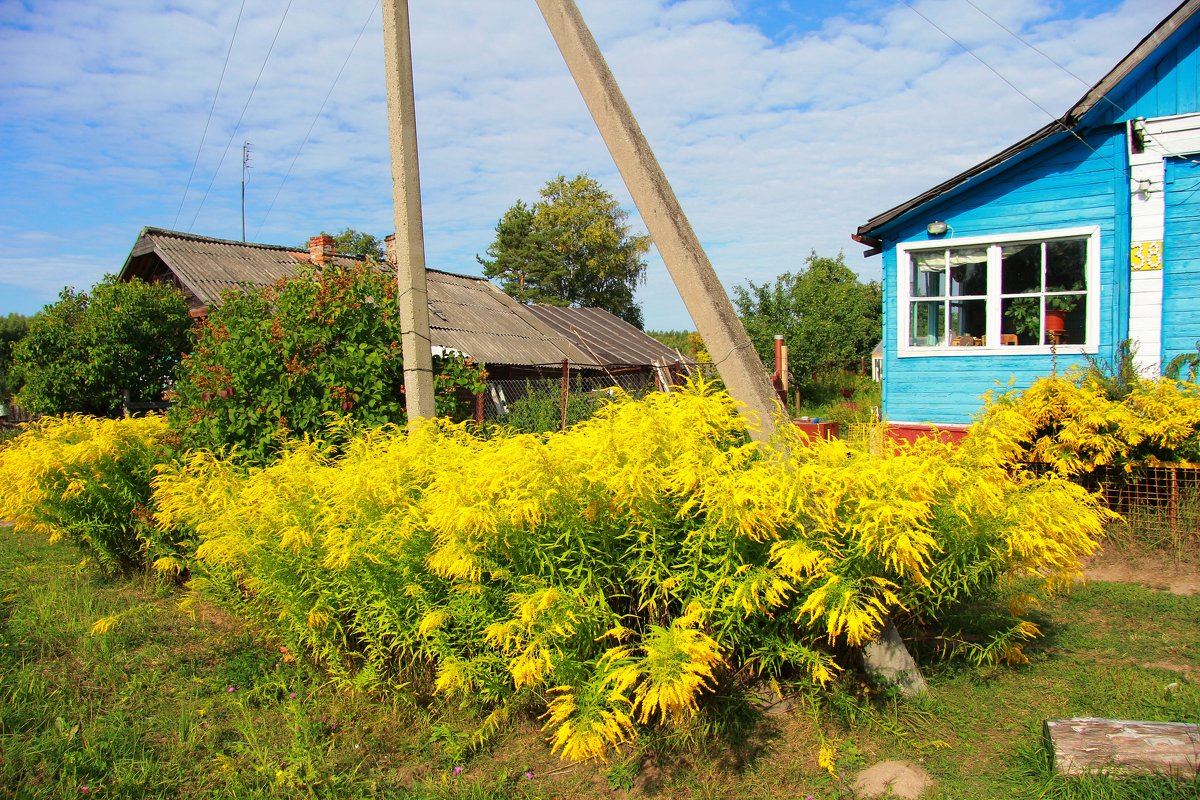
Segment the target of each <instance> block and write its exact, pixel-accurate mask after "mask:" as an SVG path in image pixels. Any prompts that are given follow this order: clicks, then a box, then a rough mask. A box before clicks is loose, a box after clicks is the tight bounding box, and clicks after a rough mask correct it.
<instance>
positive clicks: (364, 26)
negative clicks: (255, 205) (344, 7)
mask: <svg viewBox="0 0 1200 800" xmlns="http://www.w3.org/2000/svg"><path fill="white" fill-rule="evenodd" d="M378 8H379V0H375V5H373V6H372V7H371V13H370V14H368V15H367V18H366V20H365V21H364V22H363V24H362V27H361V28H359V31H358V36H357V37H355V39H354V44H352V45H350V52H349V53H346V58H345V59H344V60H343V61H342V66H341V67H340V68H339V69H338V71H337V75H334V76H333V83H331V84H330V85H329V91H327V92H326V93H325V99H324V100H322V101H321V107H320V108H318V109H317V113H316V114H315V115H314V116H313V119H312V122H310V123H309V125H308V130H307V131H306V132H305V133H304V139H303V140H302V141H301V142H300V146H299V147H297V148H296V153H295V155H293V156H292V163H291V164H289V165H288V168H287V172H285V173H284V174H283V180H281V181H280V182H279V187H278V188H277V189H276V190H275V196H274V197H272V198H271V203H270V205H268V206H267V211H266V213H265V214H263V218H262V222H260V223H258V227H257V228H256V229H255V231H254V238H255V239H257V238H258V234H259V232H261V231H262V229H263V225H266V224H267V218H268V217H270V216H271V210H272V209H274V208H275V201H276V200H278V199H279V194H280V192H282V191H283V186H284V184H285V183H287V179H288V178H289V177H291V174H292V169H293V168H294V167H295V166H296V161H297V159H299V158H300V153H301V151H303V150H304V145H306V144H308V137H310V136H311V135H312V132H313V128H315V127H316V125H317V120H319V119H320V118H321V114H322V113H323V112H324V111H325V104H326V103H328V102H329V98H330V97H332V96H333V90H334V89H336V88H337V85H338V81H339V80H341V77H342V73H343V72H344V71H345V69H346V65H347V64H349V63H350V57H351V56H353V55H354V50H355V48H357V47H358V43H359V41H360V40H361V39H362V37H363V33H365V32H366V30H367V26H368V25H370V24H371V20H372V19H374V17H375V11H376V9H378Z"/></svg>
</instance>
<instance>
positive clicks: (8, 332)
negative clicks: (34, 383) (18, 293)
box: [0, 314, 30, 405]
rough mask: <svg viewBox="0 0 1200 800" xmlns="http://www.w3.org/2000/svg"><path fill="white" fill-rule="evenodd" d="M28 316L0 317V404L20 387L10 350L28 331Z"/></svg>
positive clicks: (7, 399)
mask: <svg viewBox="0 0 1200 800" xmlns="http://www.w3.org/2000/svg"><path fill="white" fill-rule="evenodd" d="M29 322H30V318H29V317H26V316H23V315H21V314H9V315H8V316H6V317H0V405H2V404H4V403H7V402H8V401H9V400H10V399H11V398H12V396H13V395H15V394H16V393H17V390H18V389H20V388H21V380H20V376H19V375H18V374H17V373H16V371H15V370H13V368H12V351H13V347H14V346H15V345H16V343H17V342H19V341H21V339H23V338H24V337H25V334H26V333H27V332H28V331H29Z"/></svg>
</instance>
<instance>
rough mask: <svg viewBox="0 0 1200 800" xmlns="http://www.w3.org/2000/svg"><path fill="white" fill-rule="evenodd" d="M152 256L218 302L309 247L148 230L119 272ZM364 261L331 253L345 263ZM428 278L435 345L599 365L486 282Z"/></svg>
mask: <svg viewBox="0 0 1200 800" xmlns="http://www.w3.org/2000/svg"><path fill="white" fill-rule="evenodd" d="M148 256H157V258H158V259H159V260H161V261H162V263H163V264H164V265H165V266H166V267H167V268H168V269H170V270H171V272H172V273H174V275H175V276H176V277H177V278H178V279H179V281H180V283H181V284H183V286H184V287H185V288H186V289H188V290H189V291H190V292H191V293H192V294H193V295H195V297H196V298H197V299H198V300H199V301H200V302H202V303H203V304H204V305H205V306H218V305H220V303H221V293H222V292H225V291H228V290H230V289H238V288H250V287H258V286H269V285H271V284H273V283H275V282H276V281H278V280H279V279H280V278H288V277H292V276H295V275H296V274H297V273H298V270H299V268H300V267H301V265H304V264H308V263H309V254H308V252H307V251H304V250H299V249H294V248H290V247H282V246H277V245H265V244H255V243H250V242H237V241H230V240H228V239H213V238H210V237H206V236H196V235H194V234H190V233H181V232H179V231H170V230H165V229H162V228H145V229H143V231H142V233H141V236H140V237H139V238H138V241H137V243H136V244H135V245H134V247H133V250H132V251H130V254H129V258H127V259H126V261H125V265H124V266H123V267H122V269H121V273H120V277H121V278H122V279H126V278H127V277H130V276H131V275H132V274H133V273H134V272H136V271H137V270H135V269H134V266H135V263H136V261H137V260H140V259H143V258H144V257H148ZM361 262H362V259H361V258H353V257H346V256H335V257H334V263H335V264H339V265H342V266H348V265H351V264H356V263H361ZM384 269H387V267H386V266H384ZM426 278H427V285H428V291H429V312H430V314H429V334H430V340H431V342H432V344H434V345H436V346H440V347H443V348H448V349H452V350H457V351H459V352H461V353H464V354H466V355H469V356H471V357H472V358H474V359H475V360H476V361H480V362H483V363H485V364H509V365H515V366H547V365H552V364H561V363H562V361H563V359H564V358H565V359H567V360H568V361H570V363H571V364H572V365H573V366H580V367H595V366H599V365H600V362H597V361H595V360H594V359H593V358H592V357H590V356H589V355H587V353H586V352H585V351H583V350H582V349H581V348H580V347H578V346H577V345H576V344H573V343H572V341H570V340H569V339H568V338H567V337H565V336H564V335H562V334H560V333H558V332H556V331H555V330H554V329H553V328H551V327H550V326H548V325H547V324H546V323H545V322H543V321H542V320H540V319H539V318H538V317H537V316H536V315H535V314H533V313H531V312H530V310H529V309H528V308H527V307H526V306H523V305H521V304H520V303H517V302H516V301H515V300H513V299H512V298H511V297H509V296H508V295H506V294H504V292H502V291H500V290H499V289H498V288H496V287H495V286H494V285H493V284H492V283H491V282H489V281H488V280H486V279H484V278H478V277H473V276H470V275H455V274H453V273H450V272H442V271H440V270H428V271H427V272H426ZM621 363H624V362H621Z"/></svg>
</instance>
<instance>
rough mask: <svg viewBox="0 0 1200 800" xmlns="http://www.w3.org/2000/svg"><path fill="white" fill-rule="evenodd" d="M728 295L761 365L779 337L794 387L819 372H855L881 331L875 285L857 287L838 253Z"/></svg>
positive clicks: (810, 259)
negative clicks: (793, 271) (794, 271)
mask: <svg viewBox="0 0 1200 800" xmlns="http://www.w3.org/2000/svg"><path fill="white" fill-rule="evenodd" d="M733 291H734V297H733V302H734V305H735V306H736V307H737V310H738V314H739V316H741V318H742V323H743V324H744V325H745V326H746V333H748V334H749V335H750V340H751V341H753V342H754V348H755V349H756V350H757V351H758V354H759V355H760V356H761V357H762V358H763V360H764V362H765V363H768V364H769V363H771V360H772V359H773V352H774V348H775V335H776V334H782V335H783V337H784V341H785V342H786V343H787V346H788V363H789V366H790V373H791V379H792V382H793V383H796V384H803V383H806V382H808V381H809V380H810V379H811V377H812V375H813V374H814V373H818V372H821V371H824V370H830V369H846V368H854V367H857V366H858V364H859V362H860V360H861V359H862V358H863V357H865V356H867V355H869V354H870V353H871V349H872V348H874V346H875V344H876V343H877V342H878V341H879V337H880V335H881V333H882V330H883V325H882V318H883V293H882V290H881V288H880V286H879V284H878V283H875V282H871V283H862V282H861V281H859V279H858V276H857V275H855V274H854V271H853V270H851V269H850V268H849V267H847V266H846V262H845V257H844V256H843V255H842V254H841V253H839V254H838V257H837V258H827V257H823V256H818V255H817V254H816V253H815V252H814V253H812V254H811V255H809V257H808V258H807V259H806V260H805V263H804V269H802V270H801V271H800V272H796V273H791V272H788V273H784V274H783V275H780V276H779V277H778V278H776V279H775V281H774V282H773V283H764V284H762V285H758V284H755V283H754V282H753V281H750V282H748V285H747V286H745V287H742V286H737V287H734V290H733Z"/></svg>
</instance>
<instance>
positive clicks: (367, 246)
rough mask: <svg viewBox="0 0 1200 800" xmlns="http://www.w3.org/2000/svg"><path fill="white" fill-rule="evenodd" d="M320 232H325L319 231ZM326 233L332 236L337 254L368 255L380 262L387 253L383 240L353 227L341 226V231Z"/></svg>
mask: <svg viewBox="0 0 1200 800" xmlns="http://www.w3.org/2000/svg"><path fill="white" fill-rule="evenodd" d="M321 233H322V234H324V233H325V232H324V231H321ZM328 235H329V236H332V237H333V241H334V247H335V248H336V250H337V253H338V255H343V256H368V257H370V258H372V259H374V260H375V261H380V262H381V261H383V259H384V258H385V256H386V255H387V252H386V249H385V248H384V244H383V242H382V241H381V240H380V239H378V238H377V237H375V236H372V235H371V234H369V233H363V232H362V231H356V230H354V229H353V228H343V229H342V232H341V233H331V234H328Z"/></svg>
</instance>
